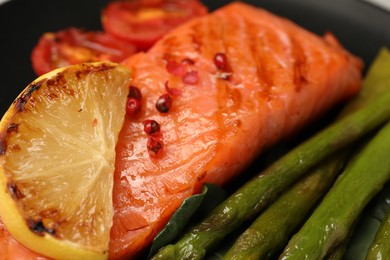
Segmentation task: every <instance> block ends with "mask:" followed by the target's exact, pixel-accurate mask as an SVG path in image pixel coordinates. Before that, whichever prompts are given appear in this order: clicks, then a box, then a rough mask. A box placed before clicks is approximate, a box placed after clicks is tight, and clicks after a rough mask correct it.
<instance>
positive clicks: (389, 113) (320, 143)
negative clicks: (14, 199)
mask: <svg viewBox="0 0 390 260" xmlns="http://www.w3.org/2000/svg"><path fill="white" fill-rule="evenodd" d="M389 103H390V92H388V93H385V94H384V95H382V96H380V97H379V98H378V99H376V100H374V101H373V102H370V104H369V105H367V106H366V107H364V108H363V109H360V110H357V111H356V112H353V113H352V114H351V115H349V116H347V117H345V118H343V119H342V120H340V121H338V122H337V123H335V124H332V125H330V126H329V127H327V128H326V129H324V130H323V131H321V132H320V133H318V134H317V135H315V136H314V137H312V138H310V139H308V140H307V141H306V142H304V143H302V144H301V145H299V146H297V147H296V148H294V149H293V150H291V151H290V152H289V153H287V154H286V155H285V156H283V157H282V158H281V159H280V160H278V161H277V162H275V163H274V164H272V165H271V166H270V167H268V168H267V169H266V170H265V171H263V172H262V173H260V174H259V175H258V176H256V177H255V178H253V179H252V180H251V181H249V182H248V183H247V184H245V185H244V186H243V187H242V188H240V189H238V190H237V191H236V192H235V193H233V194H232V195H231V196H230V197H229V198H228V199H227V200H225V201H224V202H223V203H221V204H220V205H219V206H218V207H217V208H216V209H215V210H214V211H213V212H211V213H210V215H209V216H208V217H207V218H206V219H205V220H204V221H202V222H201V223H200V224H199V225H197V226H195V227H194V228H193V229H192V230H191V231H189V232H188V233H186V234H185V235H184V236H183V237H182V238H181V239H180V240H179V241H178V242H177V243H176V244H174V245H168V246H166V247H164V248H162V249H161V250H160V251H159V252H158V253H157V255H156V256H154V259H159V258H164V259H169V258H170V257H173V258H176V259H202V258H203V257H204V255H205V254H206V250H207V249H209V248H212V247H214V246H216V245H217V244H218V243H219V242H220V241H221V240H222V239H223V238H224V237H225V236H226V235H227V234H229V233H230V232H232V231H233V230H234V229H235V228H237V227H239V226H240V225H241V224H242V223H243V222H244V221H245V220H247V219H250V218H252V217H253V216H255V215H256V214H258V213H259V212H260V211H261V210H263V209H264V208H265V207H266V206H268V205H269V203H270V202H272V201H273V200H274V198H275V197H276V196H278V195H279V194H280V193H281V192H282V191H284V190H285V189H286V188H287V187H288V186H289V185H291V184H292V183H293V182H295V181H296V180H297V179H298V178H299V177H301V176H302V175H303V174H304V173H305V172H307V171H308V170H309V169H310V168H311V167H313V166H314V165H316V164H317V163H319V162H320V161H322V160H323V159H325V158H326V157H328V156H329V155H331V154H332V153H334V152H335V151H337V150H339V149H340V148H342V147H345V146H346V145H348V144H350V143H352V142H353V141H355V140H356V139H358V138H360V137H361V136H363V135H364V134H366V133H367V132H369V131H371V130H373V129H375V128H377V127H379V126H380V125H382V124H383V123H384V122H386V121H387V120H388V119H389V118H390V106H388V104H389Z"/></svg>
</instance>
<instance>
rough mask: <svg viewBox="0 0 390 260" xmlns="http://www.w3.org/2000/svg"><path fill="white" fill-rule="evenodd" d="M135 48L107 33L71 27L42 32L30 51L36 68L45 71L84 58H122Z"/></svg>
mask: <svg viewBox="0 0 390 260" xmlns="http://www.w3.org/2000/svg"><path fill="white" fill-rule="evenodd" d="M135 52H136V47H135V46H134V45H133V44H130V43H128V42H125V41H123V40H119V39H117V38H115V37H113V36H112V35H109V34H107V33H104V32H91V31H84V30H81V29H76V28H68V29H65V30H62V31H59V32H56V33H51V32H50V33H45V34H43V35H42V36H41V38H40V39H39V41H38V44H37V45H36V46H35V47H34V49H33V51H32V53H31V62H32V66H33V69H34V71H35V72H36V73H37V74H38V75H42V74H44V73H46V72H49V71H51V70H53V69H56V68H60V67H64V66H68V65H72V64H78V63H82V62H93V61H112V62H121V61H122V60H124V59H125V58H127V57H129V56H130V55H132V54H134V53H135Z"/></svg>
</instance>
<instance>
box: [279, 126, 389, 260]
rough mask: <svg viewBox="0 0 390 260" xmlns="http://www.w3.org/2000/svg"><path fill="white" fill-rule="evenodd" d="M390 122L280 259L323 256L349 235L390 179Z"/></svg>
mask: <svg viewBox="0 0 390 260" xmlns="http://www.w3.org/2000/svg"><path fill="white" fill-rule="evenodd" d="M389 154H390V123H388V124H387V125H386V126H384V127H383V128H382V129H381V130H380V131H379V132H378V134H376V135H375V137H374V138H373V139H372V140H370V142H369V143H368V144H367V146H366V147H365V148H364V149H363V150H362V151H361V152H360V153H358V154H357V155H356V156H355V158H354V159H353V160H352V161H351V162H350V163H349V164H348V165H347V168H346V169H345V171H344V172H343V174H342V175H340V177H339V178H338V180H337V181H336V183H335V185H334V186H333V187H332V188H331V189H330V191H329V192H328V193H327V195H326V196H325V198H324V200H323V201H322V203H321V204H320V205H319V206H318V208H317V209H316V210H315V211H314V213H313V214H312V215H311V216H310V218H309V219H308V221H307V222H306V223H305V224H304V225H303V227H302V229H301V230H300V231H299V232H298V233H297V234H295V235H294V237H293V238H292V239H291V240H290V242H289V243H288V245H287V247H286V248H285V250H284V252H283V253H282V255H281V259H283V260H286V259H323V258H324V257H326V256H327V255H329V253H330V252H331V251H332V250H333V249H334V248H336V247H337V246H339V245H340V244H341V243H342V242H343V241H344V240H345V239H346V238H347V236H348V234H349V230H350V228H351V226H352V225H353V223H354V222H355V220H356V219H357V218H358V216H359V214H360V213H361V212H362V210H363V209H364V207H365V205H367V203H368V202H369V201H370V200H371V199H372V198H373V196H374V195H375V194H376V193H378V192H379V191H380V190H381V189H382V187H383V185H384V184H385V183H386V182H387V181H388V180H389V179H390V160H388V155H389Z"/></svg>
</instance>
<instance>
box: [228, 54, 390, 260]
mask: <svg viewBox="0 0 390 260" xmlns="http://www.w3.org/2000/svg"><path fill="white" fill-rule="evenodd" d="M389 67H390V53H389V52H388V50H387V49H383V50H381V51H380V52H379V54H378V56H377V57H376V59H375V61H374V63H373V64H372V65H371V66H370V69H369V72H368V74H367V76H366V78H365V81H364V86H363V88H362V90H361V91H360V94H359V96H357V97H356V98H355V99H354V100H353V101H351V102H349V104H348V106H346V107H345V108H344V110H343V112H342V113H341V117H342V116H345V115H347V114H348V113H351V112H352V111H353V110H356V109H358V108H361V107H362V106H365V105H366V104H367V103H368V102H369V101H370V100H371V99H372V98H374V97H378V96H379V95H382V94H383V93H384V92H385V91H388V90H389V89H390V84H383V82H385V81H388V82H389V83H390V74H389V73H388V71H387V68H389ZM349 152H350V149H349V150H348V153H346V152H344V153H343V154H342V155H341V156H339V155H337V156H333V157H332V158H331V159H330V160H328V161H325V162H323V163H321V164H320V165H319V166H318V167H316V168H315V169H314V170H313V171H311V172H310V173H309V174H308V175H307V176H306V177H305V178H302V180H300V181H299V182H298V183H297V184H296V185H295V186H294V187H293V188H292V189H290V190H289V191H287V192H286V193H285V194H284V195H283V196H282V197H281V198H279V199H278V200H277V201H276V202H275V203H274V204H273V205H271V206H270V208H268V209H267V210H266V211H265V212H264V213H263V214H261V215H260V217H259V218H257V219H256V221H254V222H253V224H252V225H251V226H250V227H249V228H248V230H246V231H245V232H244V233H243V234H242V235H241V236H240V237H239V238H238V239H237V241H236V242H235V244H234V245H233V246H232V248H231V249H230V250H229V251H228V252H227V254H226V255H225V256H224V259H266V258H269V257H270V256H271V255H272V254H273V253H274V252H275V251H277V250H280V249H281V248H282V247H283V246H285V245H286V243H287V240H288V238H289V237H290V236H291V232H292V231H293V230H294V229H295V228H296V227H297V226H298V225H299V224H300V223H301V222H302V220H303V218H304V217H305V216H306V213H307V212H308V211H309V210H310V209H311V208H312V206H313V205H314V204H315V203H316V202H317V200H318V199H319V198H320V197H322V195H323V194H324V193H325V192H326V191H327V189H328V188H329V186H330V185H331V183H332V181H333V179H334V177H335V175H336V174H338V173H339V170H340V168H341V166H343V165H344V162H345V161H346V159H347V158H348V154H349ZM342 249H343V247H340V250H336V252H334V253H332V258H333V259H341V257H342V254H343V251H344V250H342Z"/></svg>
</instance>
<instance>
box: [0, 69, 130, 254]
mask: <svg viewBox="0 0 390 260" xmlns="http://www.w3.org/2000/svg"><path fill="white" fill-rule="evenodd" d="M101 66H106V67H107V68H108V69H113V68H120V69H122V70H123V69H124V70H127V71H129V70H128V69H127V68H126V67H124V66H123V65H120V64H117V63H113V62H93V63H88V64H77V65H71V66H67V67H63V68H59V69H55V70H53V71H51V72H48V73H46V74H43V75H41V76H40V77H38V78H37V79H35V80H34V81H32V82H31V83H30V84H28V86H27V87H26V88H25V89H24V90H22V91H21V92H20V94H19V95H18V96H17V97H16V99H15V101H16V100H17V99H18V98H20V97H22V96H23V95H24V94H25V93H26V92H28V91H29V89H30V87H31V86H32V85H33V84H36V83H38V82H40V81H43V80H49V79H52V78H54V77H56V76H57V75H58V74H59V73H64V72H66V71H67V70H71V71H77V70H86V69H87V68H98V67H101ZM130 75H131V73H130V71H129V76H130ZM15 101H14V102H13V103H12V105H11V106H10V107H9V109H8V110H7V111H6V112H5V114H4V115H3V117H2V118H1V121H0V141H1V139H3V138H5V136H4V134H5V133H6V131H7V130H6V129H7V127H8V125H9V123H10V121H11V120H12V118H13V117H14V116H15V115H16V114H17V113H18V111H17V109H16V108H15V107H14V103H15ZM2 160H4V157H3V154H0V202H1V207H0V217H1V219H2V221H3V223H4V225H5V227H6V228H7V230H8V232H9V233H10V234H11V235H12V237H13V238H14V239H15V240H16V241H18V242H19V243H21V244H22V245H23V246H25V247H27V248H29V249H30V250H32V251H34V252H36V253H39V254H42V255H44V256H47V257H51V258H54V259H97V260H100V259H107V258H108V248H107V249H106V250H103V251H97V250H95V249H94V248H90V247H87V246H83V245H81V244H78V243H73V242H71V241H66V240H61V239H59V238H55V237H53V236H52V235H50V234H47V233H45V234H44V235H37V234H34V232H32V231H31V230H30V228H29V227H28V225H27V222H26V220H25V219H24V218H23V216H22V214H21V212H20V211H19V209H18V206H17V205H16V202H15V200H14V199H13V198H12V196H11V194H10V193H9V191H8V188H7V183H8V180H7V177H6V172H5V171H4V167H3V165H4V164H3V163H2V162H1V161H2Z"/></svg>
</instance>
